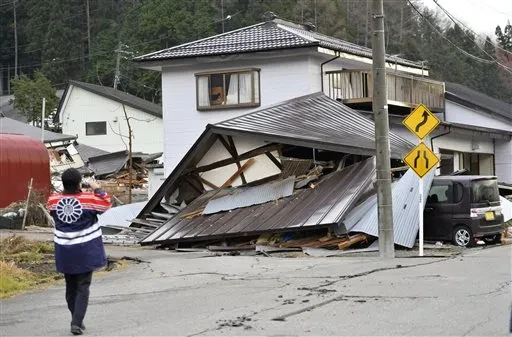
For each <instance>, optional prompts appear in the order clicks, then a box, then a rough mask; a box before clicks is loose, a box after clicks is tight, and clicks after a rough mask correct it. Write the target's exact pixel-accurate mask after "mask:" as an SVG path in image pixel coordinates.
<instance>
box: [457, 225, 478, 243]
mask: <svg viewBox="0 0 512 337" xmlns="http://www.w3.org/2000/svg"><path fill="white" fill-rule="evenodd" d="M452 240H453V243H454V244H456V245H457V246H459V247H472V246H473V245H474V244H475V238H474V237H473V233H472V232H471V229H469V228H468V227H466V226H459V227H457V228H455V230H454V231H453V237H452Z"/></svg>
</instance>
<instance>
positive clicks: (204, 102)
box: [196, 69, 260, 110]
mask: <svg viewBox="0 0 512 337" xmlns="http://www.w3.org/2000/svg"><path fill="white" fill-rule="evenodd" d="M196 81H197V83H196V85H197V109H198V110H212V109H223V108H236V107H255V106H259V105H260V71H259V70H257V69H249V70H241V71H233V72H223V73H214V74H213V73H211V74H196Z"/></svg>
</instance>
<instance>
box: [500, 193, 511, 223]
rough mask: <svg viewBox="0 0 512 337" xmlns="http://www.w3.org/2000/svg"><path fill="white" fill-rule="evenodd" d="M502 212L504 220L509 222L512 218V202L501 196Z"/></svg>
mask: <svg viewBox="0 0 512 337" xmlns="http://www.w3.org/2000/svg"><path fill="white" fill-rule="evenodd" d="M500 202H501V212H502V213H503V221H504V222H507V221H509V220H510V219H512V202H510V201H508V200H507V199H505V198H503V197H501V196H500Z"/></svg>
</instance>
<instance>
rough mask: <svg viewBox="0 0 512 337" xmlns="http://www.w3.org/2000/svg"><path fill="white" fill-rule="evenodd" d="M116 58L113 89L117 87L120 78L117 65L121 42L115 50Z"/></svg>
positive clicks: (119, 59)
mask: <svg viewBox="0 0 512 337" xmlns="http://www.w3.org/2000/svg"><path fill="white" fill-rule="evenodd" d="M116 53H117V57H116V73H115V75H114V89H117V85H118V84H119V77H120V76H121V74H120V71H119V63H120V62H121V41H119V44H118V45H117V49H116Z"/></svg>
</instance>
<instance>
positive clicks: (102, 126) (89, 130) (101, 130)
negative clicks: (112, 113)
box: [85, 122, 107, 136]
mask: <svg viewBox="0 0 512 337" xmlns="http://www.w3.org/2000/svg"><path fill="white" fill-rule="evenodd" d="M106 134H107V122H87V123H85V135H86V136H97V135H106Z"/></svg>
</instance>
